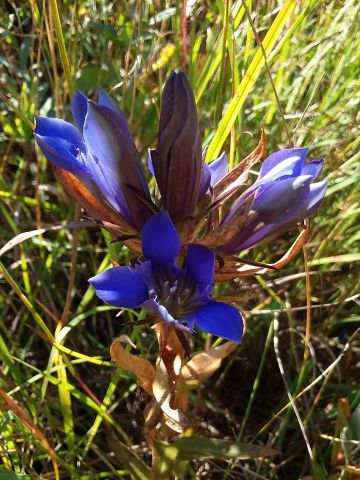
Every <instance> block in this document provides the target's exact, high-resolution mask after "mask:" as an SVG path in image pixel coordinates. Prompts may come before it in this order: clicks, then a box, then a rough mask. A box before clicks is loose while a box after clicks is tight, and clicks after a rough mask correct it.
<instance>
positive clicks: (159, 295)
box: [89, 211, 243, 342]
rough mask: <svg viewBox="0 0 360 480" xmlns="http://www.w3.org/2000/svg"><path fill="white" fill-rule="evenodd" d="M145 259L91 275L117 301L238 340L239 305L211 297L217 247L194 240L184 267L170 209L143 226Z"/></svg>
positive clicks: (189, 328) (169, 321) (183, 325)
mask: <svg viewBox="0 0 360 480" xmlns="http://www.w3.org/2000/svg"><path fill="white" fill-rule="evenodd" d="M142 248H143V255H144V257H145V258H146V260H145V261H139V262H138V264H137V265H136V266H135V267H134V268H130V267H114V268H110V269H109V270H106V271H105V272H103V273H100V274H99V275H97V276H95V277H93V278H91V279H90V280H89V281H90V283H91V285H93V286H94V287H95V289H96V294H97V295H98V297H100V298H101V299H102V300H104V301H105V302H106V303H109V304H111V305H115V306H117V307H125V308H137V307H145V308H147V309H148V310H150V311H151V312H153V313H155V314H157V315H158V317H159V318H160V319H161V320H163V321H164V322H166V323H167V324H169V325H171V326H173V327H175V328H178V329H182V330H185V331H188V332H192V331H193V329H194V327H195V326H196V327H198V328H200V329H201V330H204V331H205V332H208V333H211V334H213V335H217V336H220V337H223V338H227V339H229V340H233V341H235V342H240V341H241V339H242V335H243V319H242V316H241V314H240V313H239V311H238V310H237V309H236V308H234V307H232V306H230V305H227V304H225V303H221V302H218V301H216V300H214V299H213V298H212V297H211V293H212V286H213V281H214V253H213V252H212V251H211V250H209V249H208V248H205V247H203V246H201V245H196V244H195V245H190V246H189V248H188V252H187V257H186V264H185V267H184V268H180V267H179V266H178V265H177V264H176V259H177V257H178V255H179V254H180V250H181V243H180V238H179V235H178V233H177V231H176V229H175V227H174V225H173V223H172V221H171V219H170V216H169V214H168V213H167V212H166V211H163V212H161V213H158V214H156V215H154V216H152V217H151V218H150V219H149V220H148V221H147V222H146V223H145V225H144V227H143V229H142Z"/></svg>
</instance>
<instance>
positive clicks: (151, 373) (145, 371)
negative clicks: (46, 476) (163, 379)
mask: <svg viewBox="0 0 360 480" xmlns="http://www.w3.org/2000/svg"><path fill="white" fill-rule="evenodd" d="M122 339H123V337H122V336H120V337H119V338H116V339H115V340H114V342H113V343H112V345H111V347H110V354H111V358H112V360H113V361H114V362H115V363H116V365H117V366H118V367H119V368H122V369H123V370H126V371H127V372H131V373H133V374H134V375H135V376H136V378H137V380H138V382H139V385H140V387H141V388H143V389H144V390H145V391H146V392H147V393H148V394H149V395H152V394H153V391H152V384H153V381H154V377H155V369H154V367H153V366H152V364H151V363H150V362H149V361H148V360H145V359H144V358H139V357H137V356H135V355H132V354H131V353H129V352H127V351H126V350H125V349H124V348H123V346H122V345H121V343H120V342H121V341H122Z"/></svg>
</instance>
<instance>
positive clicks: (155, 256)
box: [141, 210, 181, 266]
mask: <svg viewBox="0 0 360 480" xmlns="http://www.w3.org/2000/svg"><path fill="white" fill-rule="evenodd" d="M141 238H142V251H143V255H144V256H145V257H146V258H148V259H149V260H151V261H152V262H153V263H155V264H159V265H164V266H165V265H169V264H170V263H173V262H174V261H175V258H176V257H177V256H178V254H179V252H180V248H181V242H180V237H179V235H178V233H177V231H176V229H175V227H174V224H173V223H172V221H171V219H170V216H169V214H168V212H167V211H166V210H164V211H163V212H160V213H157V214H156V215H153V216H152V217H150V218H149V220H147V222H146V223H145V225H144V226H143V229H142V232H141Z"/></svg>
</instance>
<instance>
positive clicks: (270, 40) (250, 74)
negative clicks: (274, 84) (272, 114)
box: [206, 0, 297, 161]
mask: <svg viewBox="0 0 360 480" xmlns="http://www.w3.org/2000/svg"><path fill="white" fill-rule="evenodd" d="M296 3H297V1H296V0H287V1H286V2H285V3H284V5H283V7H282V9H281V10H280V12H279V13H278V15H277V16H276V18H275V20H274V22H273V24H272V25H271V27H270V29H269V31H268V32H267V34H266V36H265V38H264V40H263V42H262V44H263V48H264V51H265V53H266V55H269V53H270V52H271V50H272V48H273V47H274V45H275V42H276V40H277V38H278V36H279V35H280V32H281V31H282V29H283V27H284V25H285V22H286V20H287V19H288V18H289V16H290V15H291V13H292V11H293V10H294V8H295V5H296ZM264 63H265V58H264V55H263V52H262V50H261V48H258V49H257V51H256V54H255V56H254V58H253V60H252V62H251V63H250V65H249V68H248V69H247V71H246V72H245V75H244V77H243V79H242V80H241V82H240V85H239V87H238V89H237V90H236V92H235V95H234V97H233V99H232V100H231V102H230V104H229V106H228V108H227V110H226V112H225V114H224V116H223V118H222V119H221V121H220V123H219V127H218V129H217V131H216V132H215V135H214V138H213V139H212V141H211V143H210V145H209V149H208V151H207V153H206V161H211V160H213V159H214V158H216V157H217V156H218V155H219V153H220V150H221V148H222V146H223V145H224V143H225V141H226V139H227V137H228V135H229V133H230V130H231V127H232V126H233V125H234V122H235V120H236V118H237V116H238V115H239V113H240V110H241V108H242V106H243V105H244V103H245V100H246V99H247V97H248V95H249V92H250V90H251V89H252V87H253V86H254V84H255V82H256V80H257V79H258V77H259V75H260V72H261V68H262V67H263V65H264Z"/></svg>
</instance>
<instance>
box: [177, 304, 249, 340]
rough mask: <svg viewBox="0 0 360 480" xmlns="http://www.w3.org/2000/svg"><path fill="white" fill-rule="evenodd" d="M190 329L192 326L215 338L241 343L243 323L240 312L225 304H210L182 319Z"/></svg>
mask: <svg viewBox="0 0 360 480" xmlns="http://www.w3.org/2000/svg"><path fill="white" fill-rule="evenodd" d="M183 320H184V321H186V322H187V323H188V325H189V327H190V328H191V326H192V324H194V323H195V325H196V326H197V327H198V328H200V329H201V330H204V332H207V333H211V334H212V335H216V336H217V337H222V338H226V339H228V340H233V341H234V342H241V339H242V336H243V331H244V321H243V318H242V316H241V314H240V312H239V311H238V310H237V309H236V308H234V307H232V306H231V305H227V304H226V303H221V302H215V301H213V302H211V303H208V304H207V305H204V306H203V307H200V308H199V309H198V310H196V311H195V312H192V313H191V314H189V315H187V316H185V317H183Z"/></svg>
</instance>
